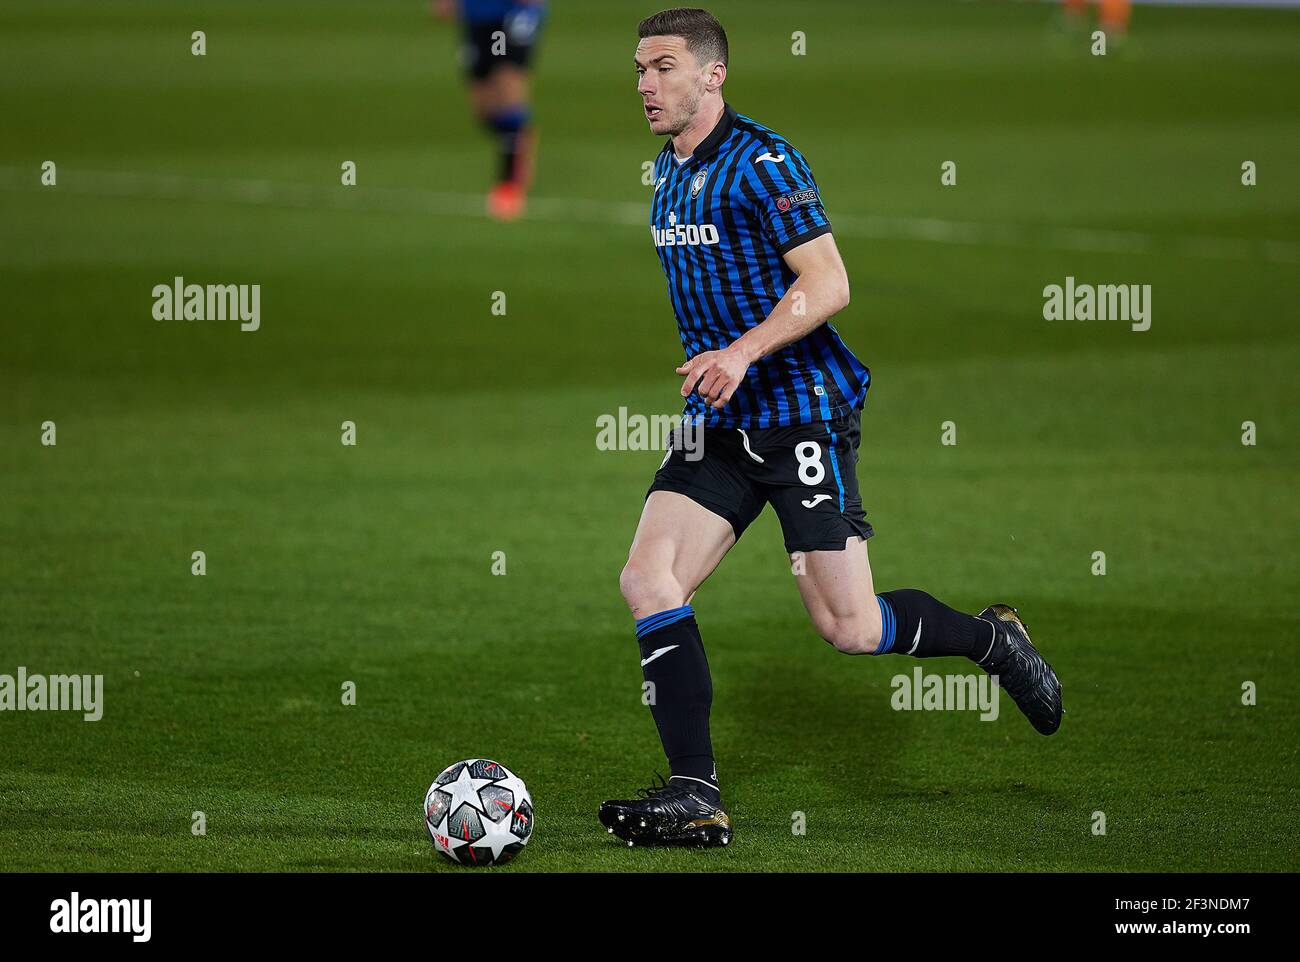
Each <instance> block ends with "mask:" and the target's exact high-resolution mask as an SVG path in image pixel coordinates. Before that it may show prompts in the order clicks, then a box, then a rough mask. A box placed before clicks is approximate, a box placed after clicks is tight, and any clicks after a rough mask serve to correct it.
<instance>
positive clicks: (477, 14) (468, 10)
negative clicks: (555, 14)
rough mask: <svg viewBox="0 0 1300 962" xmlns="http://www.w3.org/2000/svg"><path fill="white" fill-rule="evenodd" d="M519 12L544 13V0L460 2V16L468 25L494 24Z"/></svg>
mask: <svg viewBox="0 0 1300 962" xmlns="http://www.w3.org/2000/svg"><path fill="white" fill-rule="evenodd" d="M520 11H531V12H532V13H536V14H538V15H539V16H540V15H542V14H544V13H546V3H545V0H460V14H461V16H462V17H463V18H464V19H465V20H467V21H469V22H470V23H494V22H497V21H501V20H505V19H506V17H509V16H511V15H512V14H515V13H519V12H520Z"/></svg>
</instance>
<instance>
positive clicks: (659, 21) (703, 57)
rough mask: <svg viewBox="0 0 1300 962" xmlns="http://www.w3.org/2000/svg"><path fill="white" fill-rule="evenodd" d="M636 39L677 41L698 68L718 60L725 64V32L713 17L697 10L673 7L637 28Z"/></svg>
mask: <svg viewBox="0 0 1300 962" xmlns="http://www.w3.org/2000/svg"><path fill="white" fill-rule="evenodd" d="M636 35H637V37H638V39H641V40H644V39H645V38H646V37H681V38H683V39H684V40H685V41H686V49H687V50H689V51H690V52H691V54H692V55H693V56H694V57H695V59H696V60H698V61H699V62H700V63H701V64H706V63H713V62H714V61H715V60H721V61H722V63H723V65H724V66H725V65H726V63H727V31H725V30H723V29H722V24H720V23H718V20H717V18H716V17H714V16H713V14H711V13H709V11H707V10H703V9H701V8H699V7H674V8H673V9H671V10H660V11H659V12H658V13H656V14H654V15H653V16H649V17H646V18H645V19H644V20H642V21H641V22H640V23H639V24H637V28H636Z"/></svg>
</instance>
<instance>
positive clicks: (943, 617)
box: [876, 588, 996, 662]
mask: <svg viewBox="0 0 1300 962" xmlns="http://www.w3.org/2000/svg"><path fill="white" fill-rule="evenodd" d="M876 600H877V601H878V602H879V603H880V618H881V623H882V624H881V630H880V646H879V647H878V648H877V649H876V654H877V655H887V654H889V653H891V652H893V653H894V654H898V655H912V656H913V657H915V658H936V657H939V656H941V655H963V656H965V657H966V658H969V659H970V660H971V661H975V662H978V661H980V660H981V659H983V658H984V657H985V656H986V655H988V653H989V649H990V648H991V646H992V644H993V638H994V633H995V631H996V629H995V628H994V627H993V625H992V624H991V623H989V622H987V621H985V620H984V619H983V618H976V617H975V616H974V615H967V614H963V613H962V612H960V611H954V610H953V609H952V608H949V607H948V606H947V605H945V604H944V603H943V602H942V601H938V600H936V599H934V598H932V597H931V596H930V595H928V594H926V593H925V592H924V591H917V590H916V589H915V588H899V589H898V590H897V591H885V592H882V593H881V594H878V595H876Z"/></svg>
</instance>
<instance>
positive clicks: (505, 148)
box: [487, 107, 529, 183]
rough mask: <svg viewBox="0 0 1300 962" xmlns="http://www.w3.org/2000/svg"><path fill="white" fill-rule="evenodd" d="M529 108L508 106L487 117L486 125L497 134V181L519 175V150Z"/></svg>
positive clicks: (512, 179) (507, 179)
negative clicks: (498, 168)
mask: <svg viewBox="0 0 1300 962" xmlns="http://www.w3.org/2000/svg"><path fill="white" fill-rule="evenodd" d="M528 121H529V110H528V108H527V107H508V108H506V109H505V110H502V111H500V112H499V113H496V114H494V115H492V116H491V117H489V118H487V125H488V127H489V128H491V130H492V131H493V132H494V133H495V134H496V135H497V144H498V154H499V156H500V158H501V159H500V165H501V167H500V176H499V178H498V180H499V182H502V183H504V182H506V181H515V180H518V179H519V177H520V170H519V151H520V148H521V141H522V140H523V138H524V137H525V136H526V135H527V132H528Z"/></svg>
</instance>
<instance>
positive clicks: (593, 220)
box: [0, 167, 1300, 264]
mask: <svg viewBox="0 0 1300 962" xmlns="http://www.w3.org/2000/svg"><path fill="white" fill-rule="evenodd" d="M50 189H53V190H58V191H64V192H69V193H76V194H87V195H92V196H97V197H130V198H142V199H148V200H179V201H197V202H215V203H230V204H252V205H265V206H270V207H293V208H300V209H304V210H312V209H320V208H341V209H346V210H358V211H370V212H374V211H381V212H392V213H412V212H414V213H420V214H430V215H434V216H438V217H468V218H485V217H486V216H487V212H486V209H485V206H484V200H483V198H482V197H481V196H478V195H475V194H452V193H445V192H440V191H433V190H422V189H418V188H399V187H343V186H325V185H315V184H299V183H290V182H287V181H273V180H217V179H212V178H200V177H184V176H180V175H176V174H156V173H147V172H140V171H103V170H70V169H67V168H65V169H63V170H60V171H59V183H58V186H57V187H55V188H43V187H41V186H40V174H39V171H37V170H36V169H34V168H26V167H0V190H8V191H23V190H50ZM527 219H530V220H545V221H557V222H568V223H587V224H600V225H609V224H617V225H626V226H629V227H647V226H648V205H646V204H641V203H636V202H632V201H603V200H593V199H590V198H567V199H566V198H560V197H530V198H529V199H528V214H527ZM832 223H833V224H834V225H835V233H837V234H839V235H840V236H842V237H860V238H867V239H873V240H907V241H921V242H928V243H936V244H963V245H971V246H993V247H1024V248H1037V249H1048V250H1058V251H1082V252H1088V253H1102V254H1173V255H1177V256H1183V257H1193V258H1203V259H1210V260H1243V261H1264V262H1268V263H1276V264H1300V243H1294V242H1291V241H1284V240H1273V239H1267V238H1264V239H1259V238H1245V237H1213V236H1196V235H1186V234H1152V233H1144V232H1141V231H1128V230H1104V229H1098V228H1089V227H1067V226H1052V225H1041V226H1034V225H1029V224H996V223H985V222H978V221H954V220H942V219H939V218H934V217H887V216H876V215H866V216H863V215H855V214H836V216H835V217H833V218H832Z"/></svg>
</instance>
